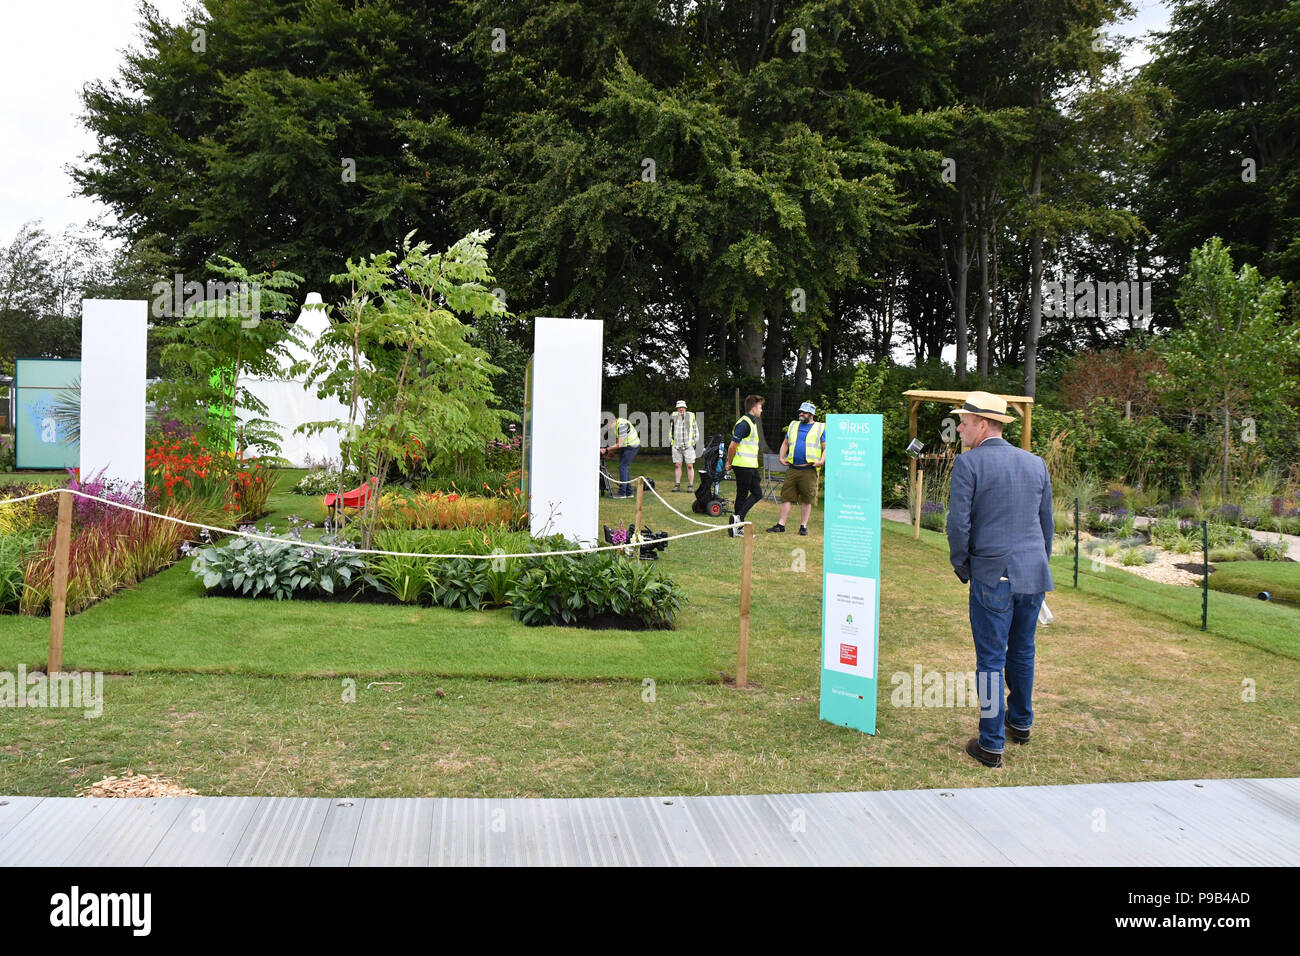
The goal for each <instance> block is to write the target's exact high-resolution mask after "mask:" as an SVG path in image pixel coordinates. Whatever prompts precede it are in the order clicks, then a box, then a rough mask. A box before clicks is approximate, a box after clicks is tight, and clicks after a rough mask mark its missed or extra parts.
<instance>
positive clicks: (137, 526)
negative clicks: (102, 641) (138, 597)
mask: <svg viewBox="0 0 1300 956" xmlns="http://www.w3.org/2000/svg"><path fill="white" fill-rule="evenodd" d="M160 510H161V511H162V513H164V514H167V515H170V516H172V517H174V518H179V519H181V520H184V521H189V520H193V515H194V513H195V509H194V508H193V506H191V505H189V504H187V503H185V502H173V503H171V504H169V505H166V506H164V507H163V508H161V509H160ZM188 536H189V529H188V528H187V527H186V526H185V525H180V524H176V523H175V522H173V521H166V520H164V519H162V518H154V517H151V516H148V515H141V514H136V513H135V512H132V511H122V510H119V509H113V510H112V511H111V513H109V514H107V515H105V516H104V517H103V518H101V519H100V520H99V521H97V522H95V523H94V524H90V525H87V526H86V527H84V528H81V529H80V530H78V531H76V532H75V533H73V535H72V537H71V539H70V540H69V544H68V600H67V613H68V614H76V613H77V612H79V611H83V610H85V609H86V608H87V607H89V606H90V605H91V604H94V603H95V602H96V601H98V600H101V599H102V598H106V597H108V596H109V595H110V594H113V593H114V592H116V591H119V590H121V589H122V588H127V587H132V586H133V585H136V584H138V583H140V582H141V581H143V580H144V579H145V578H147V577H149V576H150V575H153V574H156V573H158V572H159V571H161V570H162V569H163V568H166V567H168V566H169V565H171V564H173V563H174V562H175V561H176V560H177V558H178V557H179V554H180V546H181V544H182V543H183V542H184V541H185V540H186V538H187V537H188ZM54 544H55V536H54V535H53V534H51V535H50V537H49V538H48V539H46V540H45V542H44V543H43V544H42V545H41V546H40V547H39V548H37V549H36V551H35V552H34V553H32V554H31V555H30V557H29V560H28V562H27V567H26V570H25V572H24V575H23V594H22V598H21V600H20V602H19V612H20V613H22V614H47V613H49V609H50V603H51V600H52V598H53V595H54Z"/></svg>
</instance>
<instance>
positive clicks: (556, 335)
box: [528, 318, 604, 544]
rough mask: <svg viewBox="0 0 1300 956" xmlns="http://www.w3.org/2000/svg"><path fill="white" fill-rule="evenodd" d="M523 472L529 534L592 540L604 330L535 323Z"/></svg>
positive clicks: (594, 324)
mask: <svg viewBox="0 0 1300 956" xmlns="http://www.w3.org/2000/svg"><path fill="white" fill-rule="evenodd" d="M536 321H537V326H536V329H535V333H534V340H533V341H534V344H533V376H532V423H531V436H530V452H531V459H532V463H531V467H530V471H529V491H530V495H529V502H528V510H529V513H530V515H531V518H530V527H531V530H532V533H533V534H534V535H542V534H556V533H559V534H562V535H564V536H565V537H568V538H572V539H574V540H576V541H581V542H583V543H584V544H588V543H595V542H596V541H597V540H598V539H599V535H600V483H599V479H598V475H597V471H596V469H597V467H598V465H599V464H600V425H601V422H600V385H601V378H602V376H603V373H604V368H603V363H602V357H601V352H602V349H603V347H604V323H602V322H599V321H587V320H583V319H547V318H539V319H537V320H536Z"/></svg>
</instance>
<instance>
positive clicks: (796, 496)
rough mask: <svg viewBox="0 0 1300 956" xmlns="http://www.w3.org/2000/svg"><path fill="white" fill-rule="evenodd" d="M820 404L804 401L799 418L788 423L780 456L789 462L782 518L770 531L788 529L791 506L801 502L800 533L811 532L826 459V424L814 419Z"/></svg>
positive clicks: (782, 487)
mask: <svg viewBox="0 0 1300 956" xmlns="http://www.w3.org/2000/svg"><path fill="white" fill-rule="evenodd" d="M816 414H817V406H815V405H814V404H813V403H812V402H804V403H803V404H802V405H800V406H799V419H798V421H793V422H791V423H790V424H789V425H787V426H786V429H785V438H784V440H782V442H781V460H782V461H783V462H785V463H786V464H787V465H789V470H788V471H787V472H786V473H785V482H784V483H783V484H782V485H781V519H780V520H779V521H777V523H776V524H774V525H772V527H770V528H768V529H767V530H768V531H773V532H776V533H777V534H782V533H784V532H785V519H786V518H788V517H790V507H791V506H792V505H793V504H794V503H795V502H796V501H797V502H799V533H800V534H803V535H806V534H807V533H808V518H809V517H810V516H811V515H812V507H813V505H815V504H816V503H817V481H818V479H819V477H820V475H821V467H822V465H823V464H824V463H825V461H826V426H825V424H823V423H822V422H818V421H813V418H814V416H815V415H816Z"/></svg>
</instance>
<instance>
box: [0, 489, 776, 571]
mask: <svg viewBox="0 0 1300 956" xmlns="http://www.w3.org/2000/svg"><path fill="white" fill-rule="evenodd" d="M63 491H66V492H67V493H68V494H70V495H76V496H77V497H78V498H85V499H86V500H88V501H98V502H99V503H100V504H105V505H110V506H112V507H114V508H121V509H122V510H124V511H133V512H135V513H136V514H140V515H145V516H147V517H150V518H161V519H162V520H163V521H170V522H172V523H173V524H179V525H184V526H186V527H189V528H200V529H202V530H204V531H212V532H216V533H217V534H223V535H224V534H229V535H234V536H235V537H239V538H246V539H247V540H249V541H267V542H270V543H271V544H287V545H290V546H292V547H295V548H312V549H314V550H317V551H333V552H336V553H339V554H376V555H380V556H382V557H389V558H438V559H443V558H468V559H470V560H476V559H477V560H482V561H496V560H498V559H504V558H552V557H565V556H567V555H572V554H594V553H596V552H597V551H615V550H626V549H627V548H638V547H643V546H647V545H652V544H658V543H659V542H666V541H676V540H678V539H680V538H693V537H695V536H696V535H700V534H712V533H714V532H717V531H729V530H731V529H732V528H736V527H742V526H744V525H748V524H753V522H751V521H744V522H736V523H735V524H711V525H708V526H707V528H706V529H705V530H704V531H684V532H682V533H681V534H674V535H670V536H668V537H666V538H655V539H654V540H653V541H642V542H639V543H631V544H610V545H604V546H602V547H596V548H573V549H570V550H567V551H527V552H524V553H522V554H422V553H418V552H414V551H376V550H363V549H360V548H340V547H338V546H337V545H332V544H321V543H320V542H317V541H293V540H291V539H289V538H274V537H271V536H269V535H264V534H254V533H251V532H248V531H232V530H230V529H229V528H216V527H213V526H212V525H206V524H199V523H198V522H196V521H185V520H183V519H181V518H176V517H173V516H172V515H163V514H158V513H157V512H156V511H146V510H145V509H143V508H136V507H134V506H133V505H128V504H123V503H122V502H120V501H109V500H108V499H106V498H97V497H95V496H94V495H88V494H86V493H85V492H83V491H74V490H73V489H71V488H50V489H49V490H48V491H42V492H38V493H37V494H34V495H25V496H24V497H22V498H0V505H9V504H17V503H19V502H21V501H32V500H33V499H36V498H45V497H47V496H49V495H57V494H59V493H60V492H63ZM661 500H662V499H661ZM669 507H671V505H670V506H669ZM683 517H685V516H683ZM696 523H697V524H702V523H703V522H696Z"/></svg>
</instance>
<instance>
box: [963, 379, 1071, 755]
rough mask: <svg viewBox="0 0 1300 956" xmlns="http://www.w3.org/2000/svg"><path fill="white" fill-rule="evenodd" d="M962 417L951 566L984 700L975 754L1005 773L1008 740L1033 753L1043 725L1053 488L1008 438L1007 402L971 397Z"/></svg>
mask: <svg viewBox="0 0 1300 956" xmlns="http://www.w3.org/2000/svg"><path fill="white" fill-rule="evenodd" d="M953 411H954V412H956V414H957V415H958V416H960V418H961V424H960V425H958V426H957V433H958V434H959V435H960V436H961V443H962V448H963V449H964V454H961V455H958V456H957V460H956V462H955V463H954V465H953V469H952V490H951V492H950V494H949V497H948V548H949V552H950V555H949V560H951V562H952V566H953V570H954V571H956V573H957V577H958V578H960V579H961V581H962V583H963V584H965V583H967V582H969V583H970V625H971V633H972V634H973V635H974V638H975V676H976V683H977V686H978V688H979V698H980V720H979V736H978V737H972V738H971V739H970V741H969V742H968V743H967V744H966V753H968V754H969V755H970V756H971V757H973V758H974V759H976V760H978V761H979V762H980V763H982V764H984V766H986V767H1000V766H1002V750H1003V748H1004V746H1005V744H1006V738H1007V737H1008V736H1009V737H1010V738H1011V739H1012V740H1013V741H1015V742H1016V743H1018V744H1027V743H1029V728H1030V726H1031V725H1032V724H1033V722H1034V708H1033V703H1032V697H1033V690H1034V632H1035V631H1036V630H1037V628H1038V610H1039V607H1040V606H1041V605H1042V603H1043V596H1044V593H1045V592H1047V591H1050V590H1052V571H1051V568H1050V566H1049V565H1048V558H1050V557H1051V555H1052V535H1053V532H1054V530H1055V527H1054V524H1053V521H1052V481H1051V478H1050V477H1049V475H1048V473H1047V464H1046V462H1044V461H1043V459H1041V458H1039V457H1038V456H1037V455H1032V454H1030V453H1029V452H1027V451H1024V450H1022V449H1020V448H1017V447H1016V446H1014V445H1012V444H1010V443H1009V442H1007V441H1006V440H1005V439H1004V438H1003V437H1002V425H1003V424H1004V423H1006V422H1009V421H1012V420H1013V419H1012V417H1011V416H1010V415H1008V414H1007V403H1006V400H1005V399H1003V398H999V397H998V396H996V395H990V394H989V393H988V392H971V393H970V395H969V396H968V397H967V399H966V404H964V405H962V406H961V407H960V408H955V409H953ZM1004 670H1005V671H1006V691H1005V692H1004V691H1003V671H1004ZM1008 694H1009V697H1008V696H1006V695H1008ZM1004 725H1005V729H1004Z"/></svg>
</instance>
